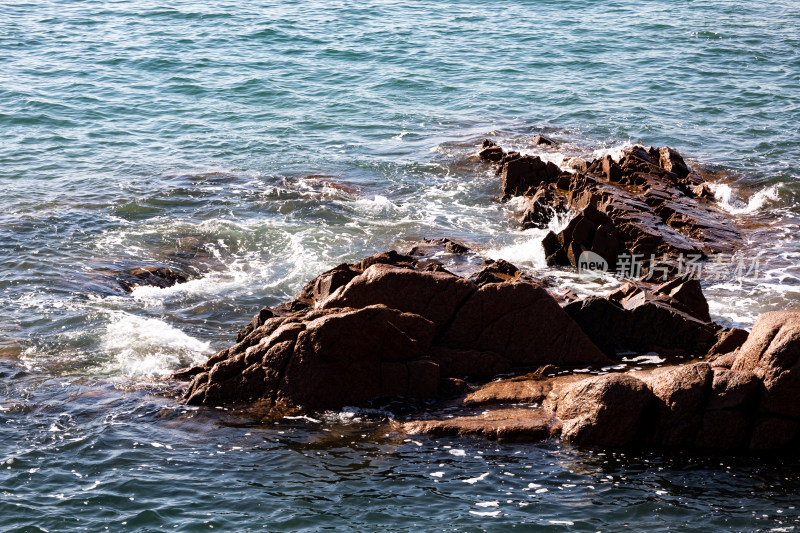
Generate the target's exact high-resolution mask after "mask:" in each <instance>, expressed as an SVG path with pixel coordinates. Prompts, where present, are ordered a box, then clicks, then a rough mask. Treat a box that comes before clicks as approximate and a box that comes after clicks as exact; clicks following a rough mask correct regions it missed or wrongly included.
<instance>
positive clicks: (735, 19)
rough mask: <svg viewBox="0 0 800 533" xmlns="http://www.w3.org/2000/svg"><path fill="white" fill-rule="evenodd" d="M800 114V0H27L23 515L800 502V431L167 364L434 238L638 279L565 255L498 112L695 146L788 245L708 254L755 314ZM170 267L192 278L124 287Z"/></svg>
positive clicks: (734, 517)
mask: <svg viewBox="0 0 800 533" xmlns="http://www.w3.org/2000/svg"><path fill="white" fill-rule="evenodd" d="M799 125H800V3H798V2H796V1H790V0H777V1H770V0H766V1H765V2H757V3H741V2H732V1H724V0H699V1H692V2H689V1H669V2H667V1H663V0H654V1H650V2H637V1H633V0H616V1H613V0H612V1H606V2H597V1H594V0H589V1H585V2H562V1H552V0H546V1H541V2H498V1H494V0H489V1H486V2H466V1H455V0H443V1H440V2H419V1H417V0H411V1H409V2H404V3H402V5H398V4H397V3H394V2H386V1H372V2H346V1H333V2H319V1H316V0H308V1H303V2H299V1H283V2H267V1H262V0H253V1H250V2H231V1H227V0H220V1H217V2H204V3H200V2H189V1H185V0H175V1H172V2H168V3H164V2H155V1H151V0H140V1H137V2H131V1H103V2H100V1H94V0H82V1H75V0H59V1H48V0H40V1H36V2H24V1H13V2H8V1H0V530H2V531H20V532H22V531H25V532H38V531H50V532H53V531H78V530H81V531H103V530H108V531H207V530H212V529H213V530H222V531H318V530H337V531H340V530H353V531H508V530H512V529H514V530H520V531H592V532H594V531H603V532H606V531H609V532H614V531H626V530H629V531H796V530H798V529H800V509H798V507H800V460H798V459H796V458H788V459H787V458H783V459H780V458H752V457H749V458H748V457H740V458H724V457H716V458H702V457H696V456H688V455H687V456H683V455H680V456H669V457H667V456H662V455H657V454H635V455H632V454H613V453H602V452H598V451H591V450H578V449H574V448H571V447H568V446H565V445H563V444H561V443H559V442H546V443H543V444H535V445H509V444H497V443H492V442H485V441H481V440H475V439H434V438H428V437H414V438H407V437H405V436H403V435H399V434H397V433H396V432H394V431H393V430H392V427H391V422H392V421H391V417H390V416H388V415H387V414H386V413H383V412H369V411H359V410H356V409H345V410H344V411H342V412H336V413H333V412H332V413H321V414H312V415H310V416H308V417H305V418H291V419H286V418H284V419H273V418H269V417H265V416H264V414H263V413H256V412H243V411H226V410H221V409H197V408H188V407H186V406H184V405H182V404H180V403H179V402H178V401H176V399H175V397H174V390H173V389H171V388H170V387H169V385H168V384H166V383H164V382H163V381H160V380H159V378H161V377H163V376H165V375H167V374H168V373H169V372H171V371H172V370H175V369H177V368H180V367H182V366H186V365H188V364H191V363H196V362H199V361H203V360H205V358H206V357H207V356H209V355H210V354H212V353H213V352H214V351H216V350H219V349H221V348H223V347H226V346H228V345H230V344H231V343H232V342H233V340H234V339H235V334H236V329H238V328H239V327H241V326H242V325H243V324H244V323H246V322H247V321H249V319H250V317H251V316H252V315H253V314H254V313H255V312H256V311H257V310H258V309H259V308H260V307H261V306H263V305H273V304H277V303H279V302H281V301H283V300H285V299H286V298H287V297H289V296H290V295H292V294H294V293H295V292H296V291H297V290H298V289H299V288H300V286H301V285H302V284H303V283H304V282H305V281H307V280H308V279H310V278H312V277H313V276H315V275H316V274H318V273H320V272H321V271H323V270H325V269H327V268H330V267H332V266H334V265H336V264H339V263H341V262H343V261H354V260H359V259H360V258H362V257H364V256H366V255H370V254H372V253H375V252H379V251H385V250H388V249H392V248H394V249H398V250H404V249H405V248H407V247H408V246H409V245H411V244H412V243H414V242H415V241H418V240H419V239H421V238H426V237H427V238H438V237H451V238H455V239H460V240H462V241H464V242H467V243H468V244H470V245H471V246H473V247H475V248H476V249H478V250H480V251H481V253H483V254H484V255H486V256H487V257H502V258H505V259H507V260H509V261H512V262H514V263H515V264H517V265H519V266H522V267H525V268H527V269H529V270H530V271H531V273H533V274H534V275H539V276H544V275H548V276H553V277H554V278H555V279H557V280H559V282H560V283H562V284H563V285H564V286H568V287H571V288H573V289H574V290H576V291H577V292H579V293H580V294H588V293H592V292H598V291H602V290H606V289H610V288H613V286H614V283H615V281H614V280H613V279H609V280H604V281H598V282H587V281H585V280H581V279H579V278H577V276H575V275H574V274H572V273H570V272H568V271H566V270H563V271H560V270H553V269H547V268H546V267H545V265H544V257H543V255H542V252H541V248H540V246H539V242H540V240H541V238H542V236H543V234H544V232H543V231H541V230H529V231H520V230H519V228H518V225H517V218H516V216H517V214H518V213H517V211H518V210H519V208H520V206H519V204H517V203H515V202H509V203H506V204H502V203H500V202H499V200H498V196H499V188H500V185H499V181H498V179H497V178H496V177H495V176H494V175H493V173H492V171H491V169H490V168H488V167H487V166H485V165H482V164H480V163H478V162H476V161H475V157H474V156H475V153H476V147H477V146H478V144H479V143H480V140H481V139H483V138H485V137H490V138H492V139H494V140H495V141H497V142H498V143H500V144H501V145H503V146H505V147H507V148H512V147H516V148H520V149H523V150H524V151H526V152H529V153H536V154H541V155H543V156H544V157H546V158H549V159H550V160H553V161H555V162H556V163H562V162H563V159H564V157H567V156H571V155H583V156H586V157H591V156H592V155H599V154H603V153H615V152H617V151H619V149H620V148H623V147H625V146H629V145H630V144H633V143H643V144H645V145H657V146H662V145H669V146H672V147H674V148H676V149H678V150H679V151H680V152H681V153H683V154H684V155H685V156H686V157H687V160H688V161H689V162H690V164H692V165H695V166H696V167H698V168H702V169H704V170H705V171H706V172H708V173H710V174H709V175H711V176H712V177H713V181H714V190H715V193H716V196H717V199H718V201H719V205H720V206H721V207H722V208H724V209H727V210H728V211H730V212H732V213H734V215H735V216H736V217H738V218H739V220H740V223H741V224H742V225H743V226H745V227H747V228H750V230H749V231H748V234H747V238H748V246H746V247H745V250H743V252H742V253H743V254H749V256H754V255H755V256H756V257H757V258H758V264H759V271H758V274H757V275H756V276H753V277H752V279H748V280H744V281H739V280H729V279H721V280H712V281H707V282H704V286H705V291H706V294H707V296H708V298H709V300H710V301H711V302H710V303H711V311H712V315H713V317H714V319H715V320H717V321H719V322H720V323H723V324H725V325H738V326H741V327H750V326H751V325H752V323H753V321H754V319H755V318H756V317H757V316H758V315H759V314H760V313H762V312H764V311H766V310H771V309H785V308H797V307H798V300H799V299H800V266H798V263H799V261H798V260H800V235H799V234H798V233H799V232H798V228H800V226H799V225H798V222H800V208H799V207H798V192H799V191H800V133H798V130H799V129H800V126H799ZM537 133H544V134H546V135H548V136H551V137H553V138H555V139H557V140H559V141H561V142H562V145H561V147H560V148H559V150H557V151H552V150H550V151H548V150H541V149H537V148H536V147H534V146H531V145H530V144H529V143H528V139H530V137H532V136H533V135H535V134H537ZM562 222H563V221H562ZM141 265H155V266H161V265H166V266H170V267H173V268H175V269H178V270H180V271H182V272H185V273H187V274H188V275H189V276H190V277H191V280H190V281H189V282H188V283H185V284H181V285H177V286H175V287H172V288H168V289H159V288H153V287H149V288H137V289H135V290H134V291H133V293H132V294H127V293H125V292H124V291H121V290H120V287H119V286H118V285H117V284H115V282H114V281H113V276H112V275H113V274H114V273H117V272H120V271H123V270H125V269H127V268H130V267H134V266H141Z"/></svg>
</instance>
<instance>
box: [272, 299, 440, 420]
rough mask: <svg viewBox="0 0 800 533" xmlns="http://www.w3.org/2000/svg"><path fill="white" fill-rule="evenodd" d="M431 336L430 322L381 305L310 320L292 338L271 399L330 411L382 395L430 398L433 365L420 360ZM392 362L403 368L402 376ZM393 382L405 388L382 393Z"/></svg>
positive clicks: (436, 373)
mask: <svg viewBox="0 0 800 533" xmlns="http://www.w3.org/2000/svg"><path fill="white" fill-rule="evenodd" d="M434 332H435V326H434V325H433V323H431V322H430V321H428V320H426V319H424V318H422V317H421V316H419V315H414V314H411V313H401V312H399V311H396V310H394V309H389V308H387V307H385V306H382V305H374V306H369V307H365V308H363V309H358V310H343V311H341V312H339V313H334V314H331V315H327V316H323V317H321V318H318V319H315V320H312V321H310V322H308V323H307V324H306V326H305V330H304V331H303V332H302V333H300V335H299V336H298V337H297V342H296V345H295V348H294V352H293V354H292V357H291V359H290V360H289V362H288V365H287V367H286V371H285V374H284V376H283V378H282V379H281V382H280V386H279V388H278V391H277V395H276V400H277V401H278V402H280V403H283V404H287V405H293V406H302V407H307V408H311V409H331V408H337V407H341V406H343V405H361V404H364V403H365V402H368V401H370V400H373V399H376V398H381V397H386V396H396V395H404V396H405V395H408V396H412V397H423V398H426V397H431V395H434V394H435V387H436V386H438V383H439V371H438V366H437V365H436V364H434V363H433V362H432V361H429V360H428V361H422V360H421V358H422V356H423V355H424V354H425V353H426V352H427V351H428V349H429V348H430V344H431V343H432V342H433V336H434ZM385 363H395V364H394V365H385ZM396 363H404V366H405V367H406V368H405V372H402V371H398V369H399V368H400V367H399V366H398V365H397V364H396ZM384 371H386V372H391V373H390V374H389V375H384V374H383V372H384ZM395 380H397V381H398V382H400V383H401V384H407V385H406V387H405V391H404V392H403V393H402V394H399V393H400V392H401V391H400V389H401V388H402V387H401V388H397V387H395V386H391V387H388V390H387V386H388V384H392V383H393V382H394V381H395ZM431 384H433V386H432V385H431Z"/></svg>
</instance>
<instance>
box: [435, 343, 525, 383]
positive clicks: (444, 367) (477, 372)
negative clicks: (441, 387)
mask: <svg viewBox="0 0 800 533" xmlns="http://www.w3.org/2000/svg"><path fill="white" fill-rule="evenodd" d="M428 357H430V358H431V360H432V361H433V362H434V363H436V364H437V365H439V371H440V374H441V376H442V377H454V378H469V379H491V378H493V377H494V376H496V375H497V374H500V373H501V372H505V371H506V370H508V369H509V367H510V366H511V364H510V363H509V361H508V359H506V358H505V357H503V356H501V355H498V354H496V353H493V352H479V351H476V350H454V349H451V348H442V347H439V346H437V347H434V348H431V350H430V352H429V353H428Z"/></svg>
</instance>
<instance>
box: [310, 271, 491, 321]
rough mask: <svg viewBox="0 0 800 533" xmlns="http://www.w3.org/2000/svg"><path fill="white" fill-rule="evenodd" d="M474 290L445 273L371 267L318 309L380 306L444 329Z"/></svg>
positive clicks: (469, 282)
mask: <svg viewBox="0 0 800 533" xmlns="http://www.w3.org/2000/svg"><path fill="white" fill-rule="evenodd" d="M476 289H477V287H476V286H475V284H474V283H472V282H471V281H469V280H466V279H463V278H460V277H458V276H455V275H453V274H449V273H445V272H418V271H415V270H412V269H409V268H402V267H397V266H394V265H387V264H373V265H372V266H370V267H368V268H367V269H366V270H365V271H364V272H363V273H362V274H361V275H359V276H357V277H356V278H354V279H353V280H352V281H350V283H348V284H347V285H346V286H344V287H341V288H339V289H338V290H337V291H336V292H334V293H333V294H332V295H331V296H330V297H329V298H328V299H327V300H325V301H324V302H322V304H321V307H322V308H323V309H332V308H342V307H353V308H361V307H367V306H370V305H376V304H382V305H386V306H387V307H390V308H392V309H397V310H400V311H403V312H408V313H415V314H417V315H420V316H423V317H425V318H427V319H428V320H431V321H432V322H433V323H435V324H436V325H437V326H439V327H444V326H445V325H446V324H447V323H448V322H449V321H450V319H451V317H452V316H453V315H454V314H455V311H456V310H457V309H458V308H459V307H460V306H461V305H462V304H463V303H464V302H465V301H466V300H467V298H469V297H470V296H471V295H472V293H474V292H475V290H476Z"/></svg>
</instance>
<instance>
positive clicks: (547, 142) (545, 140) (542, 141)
mask: <svg viewBox="0 0 800 533" xmlns="http://www.w3.org/2000/svg"><path fill="white" fill-rule="evenodd" d="M531 144H535V145H537V146H542V145H544V146H558V143H557V142H555V141H554V140H553V139H551V138H549V137H545V136H544V135H536V136H535V137H534V138H533V139H531Z"/></svg>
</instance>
